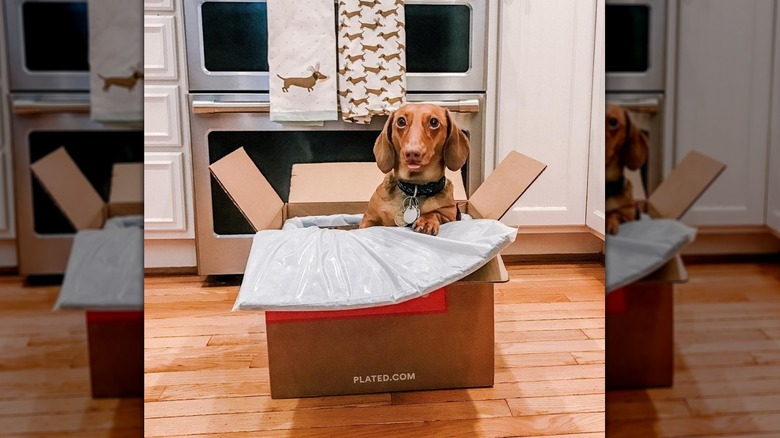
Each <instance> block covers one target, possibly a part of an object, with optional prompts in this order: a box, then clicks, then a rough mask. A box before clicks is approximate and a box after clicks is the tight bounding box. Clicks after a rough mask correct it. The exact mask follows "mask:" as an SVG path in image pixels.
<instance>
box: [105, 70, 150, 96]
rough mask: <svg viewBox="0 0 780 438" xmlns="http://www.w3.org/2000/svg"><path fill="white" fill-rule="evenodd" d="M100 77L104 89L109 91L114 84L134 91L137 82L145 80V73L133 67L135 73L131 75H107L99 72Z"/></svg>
mask: <svg viewBox="0 0 780 438" xmlns="http://www.w3.org/2000/svg"><path fill="white" fill-rule="evenodd" d="M98 77H100V79H102V80H103V91H108V90H109V88H111V86H112V85H115V86H117V87H123V88H127V91H133V88H135V84H136V83H137V82H138V81H139V80H143V78H144V74H143V73H142V72H140V71H138V70H135V69H133V73H132V74H130V76H109V77H105V76H103V75H100V74H98Z"/></svg>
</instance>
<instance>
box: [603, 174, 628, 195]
mask: <svg viewBox="0 0 780 438" xmlns="http://www.w3.org/2000/svg"><path fill="white" fill-rule="evenodd" d="M625 184H626V178H625V177H623V176H621V177H620V179H617V180H615V181H607V186H606V196H607V198H611V197H613V196H618V195H620V194H622V193H623V186H625Z"/></svg>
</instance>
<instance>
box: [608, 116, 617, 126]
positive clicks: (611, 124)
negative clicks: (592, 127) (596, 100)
mask: <svg viewBox="0 0 780 438" xmlns="http://www.w3.org/2000/svg"><path fill="white" fill-rule="evenodd" d="M607 123H608V124H609V127H610V128H617V127H618V119H616V118H614V117H610V118H609V120H607Z"/></svg>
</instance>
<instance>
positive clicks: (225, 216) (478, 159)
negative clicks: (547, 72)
mask: <svg viewBox="0 0 780 438" xmlns="http://www.w3.org/2000/svg"><path fill="white" fill-rule="evenodd" d="M407 98H408V100H409V101H411V102H422V101H426V102H435V103H437V104H439V105H442V106H444V107H447V108H449V109H450V111H451V112H452V114H453V117H454V118H455V120H456V121H457V123H458V125H459V126H460V127H461V128H462V129H466V130H468V131H469V134H470V138H471V153H470V155H469V158H468V161H467V165H466V167H465V169H464V171H463V175H464V183H465V185H466V187H467V190H468V191H469V193H473V191H474V190H475V189H476V187H478V186H479V184H480V183H481V182H482V179H483V175H482V168H483V153H484V151H483V146H482V145H483V142H484V132H483V127H484V124H485V120H484V117H485V116H484V108H485V95H484V94H467V93H463V94H427V95H421V94H410V95H408V96H407ZM189 106H190V123H191V133H192V134H191V138H192V160H193V164H192V167H193V175H194V189H195V210H196V211H195V223H196V239H197V256H198V272H199V273H200V274H201V275H212V274H237V273H241V272H243V270H244V268H245V266H246V259H247V257H248V255H249V248H250V246H251V242H252V236H253V235H254V231H253V229H252V227H251V226H250V224H249V222H247V220H246V219H245V218H244V216H243V215H242V214H241V212H240V211H239V210H238V209H237V208H236V207H235V206H234V205H233V203H232V202H231V200H230V199H229V198H228V196H227V194H225V192H224V191H223V189H222V188H221V186H220V185H219V183H217V181H216V180H215V179H214V177H213V176H212V175H211V174H210V172H209V168H208V167H209V165H210V164H211V163H213V162H214V161H217V160H218V159H220V158H221V157H223V156H225V155H227V154H228V153H230V152H232V151H234V150H236V149H237V148H239V147H242V146H243V147H244V148H245V150H246V151H247V153H248V154H249V156H250V157H251V158H252V160H253V161H254V162H255V164H256V165H257V167H258V168H259V169H260V171H261V172H262V173H263V175H264V176H265V177H266V178H267V179H268V180H269V183H270V184H271V185H272V186H273V187H274V189H275V190H276V191H277V193H278V194H279V196H280V197H281V198H282V200H284V201H285V202H286V201H287V197H288V194H289V181H290V173H291V167H292V164H294V163H317V162H355V161H357V162H370V161H374V155H373V146H374V140H375V139H376V137H377V135H378V134H379V131H380V130H381V129H382V127H383V125H384V123H385V121H386V117H374V119H373V120H372V122H371V123H370V124H368V125H360V124H353V123H343V122H341V121H333V122H324V125H323V126H318V127H315V126H285V125H283V124H280V123H275V122H271V121H270V119H269V114H268V110H269V108H270V106H269V103H268V95H267V94H248V93H247V94H190V96H189Z"/></svg>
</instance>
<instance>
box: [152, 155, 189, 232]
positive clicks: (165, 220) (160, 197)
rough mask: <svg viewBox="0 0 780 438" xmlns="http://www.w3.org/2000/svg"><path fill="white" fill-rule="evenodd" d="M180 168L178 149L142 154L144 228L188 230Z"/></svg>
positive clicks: (181, 167) (182, 176)
mask: <svg viewBox="0 0 780 438" xmlns="http://www.w3.org/2000/svg"><path fill="white" fill-rule="evenodd" d="M183 170H184V166H183V154H182V153H181V152H147V153H145V154H144V229H145V230H146V231H155V230H157V231H187V218H186V211H187V210H186V201H185V196H184V172H183ZM147 237H148V236H147Z"/></svg>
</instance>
